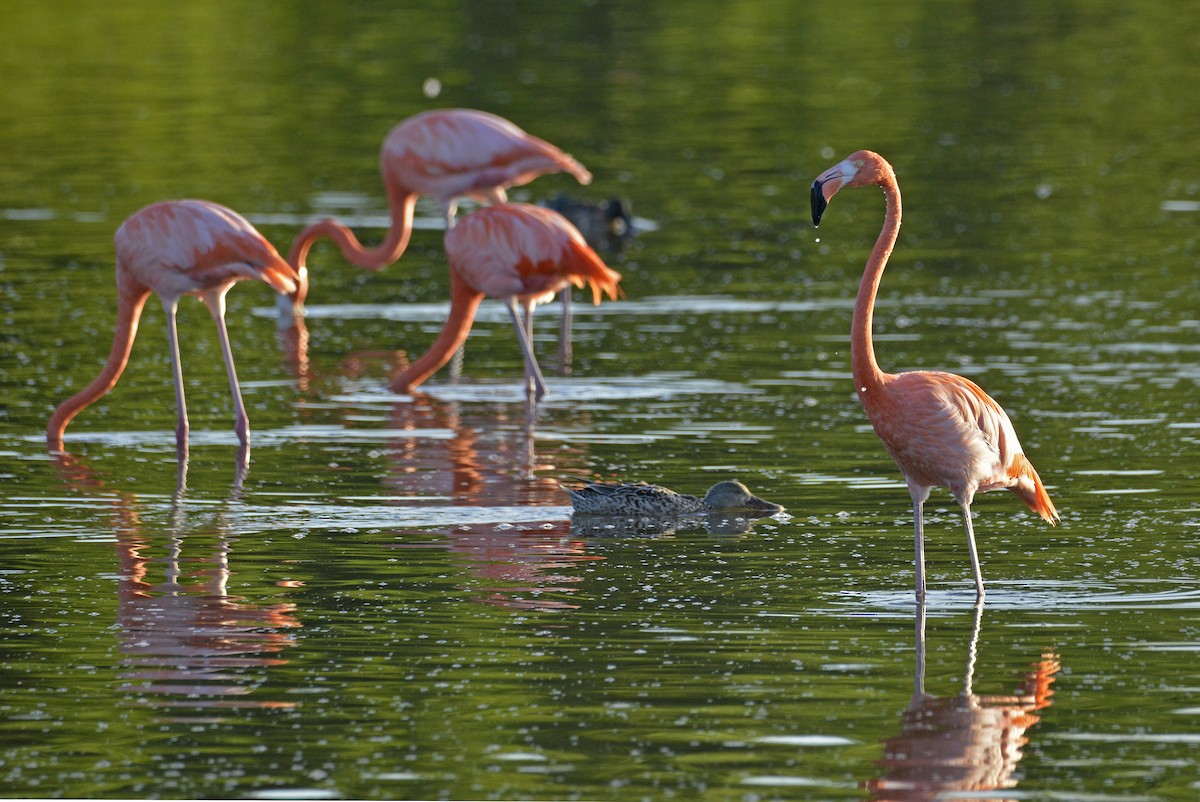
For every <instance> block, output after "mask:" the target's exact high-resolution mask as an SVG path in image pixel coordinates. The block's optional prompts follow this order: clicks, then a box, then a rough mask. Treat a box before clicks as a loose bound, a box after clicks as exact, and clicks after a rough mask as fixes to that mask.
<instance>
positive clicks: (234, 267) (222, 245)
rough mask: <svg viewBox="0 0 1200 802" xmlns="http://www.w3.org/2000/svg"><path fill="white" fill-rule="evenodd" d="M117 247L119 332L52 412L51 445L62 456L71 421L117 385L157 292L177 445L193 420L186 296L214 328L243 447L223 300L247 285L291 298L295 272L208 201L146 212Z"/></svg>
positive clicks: (240, 221)
mask: <svg viewBox="0 0 1200 802" xmlns="http://www.w3.org/2000/svg"><path fill="white" fill-rule="evenodd" d="M113 243H114V244H115V246H116V253H117V324H116V331H115V333H114V335H113V345H112V351H111V352H110V353H109V355H108V361H107V362H106V363H105V365H104V368H103V370H101V371H100V375H99V376H97V377H96V378H95V380H93V381H92V383H91V384H89V385H88V386H87V387H86V388H84V389H83V390H82V391H80V392H79V393H78V394H76V395H74V396H72V397H71V398H68V399H67V400H66V401H63V402H62V403H61V404H59V405H58V408H57V409H56V410H54V414H53V415H51V416H50V421H49V423H48V424H47V425H46V442H47V444H48V445H49V446H50V448H52V449H54V450H57V451H61V450H62V448H63V446H62V438H63V432H64V431H65V430H66V428H67V424H68V423H70V422H71V419H72V418H74V417H75V416H76V415H78V414H79V412H80V411H81V410H83V409H84V408H85V407H87V406H88V405H90V404H92V403H93V402H95V401H96V400H97V399H99V398H100V397H101V396H103V395H104V394H105V393H107V392H108V391H109V390H111V389H112V388H113V387H114V386H115V385H116V383H117V380H118V379H119V378H120V377H121V373H122V371H124V370H125V365H126V364H127V363H128V362H129V353H130V351H131V349H132V348H133V341H134V338H135V337H136V336H137V328H138V320H139V319H140V318H141V315H142V308H143V307H144V306H145V303H146V299H147V298H148V297H149V296H150V293H152V292H153V293H154V294H156V295H157V296H158V297H159V299H160V300H161V301H162V305H163V309H164V310H165V311H166V313H167V334H168V336H169V338H170V348H171V365H172V367H173V369H174V380H175V400H176V403H177V405H178V408H179V422H178V425H177V427H176V429H175V437H176V442H177V443H178V445H179V448H180V450H181V451H186V448H187V434H188V417H187V406H186V404H185V403H184V392H183V369H182V367H181V365H180V362H179V337H178V333H177V331H176V327H175V311H176V309H177V308H178V306H179V299H180V298H181V297H182V296H184V295H194V296H196V297H197V298H199V299H200V300H201V301H203V302H204V305H205V306H207V307H208V311H209V312H210V313H211V314H212V317H213V320H214V321H215V322H216V324H217V335H218V337H219V338H220V341H221V354H222V356H223V357H224V360H225V371H226V373H227V374H228V376H229V388H230V390H231V391H232V392H233V405H234V416H235V420H236V424H235V430H236V432H237V435H238V440H240V441H241V443H242V444H243V445H245V444H246V442H247V440H248V437H249V432H250V421H249V418H248V416H247V415H246V407H245V404H244V403H243V402H242V394H241V390H240V389H239V387H238V380H237V373H236V371H235V370H234V366H233V352H232V351H231V350H230V347H229V335H228V332H227V331H226V329H225V293H227V292H229V289H230V287H232V286H233V285H234V282H237V281H240V280H242V279H259V280H261V281H264V282H266V283H267V284H269V285H270V286H271V288H272V289H273V290H275V292H278V293H286V292H294V291H295V289H296V284H297V279H298V277H297V275H296V272H295V271H294V270H292V268H291V266H290V265H288V263H287V262H285V261H284V260H283V258H282V257H281V256H280V255H279V254H278V253H277V252H276V250H275V248H274V247H273V246H272V245H271V243H269V242H268V241H267V240H266V239H265V238H264V237H263V236H262V235H261V234H259V233H258V231H256V230H255V229H254V227H253V226H252V225H250V223H249V222H247V221H246V219H245V218H243V217H242V216H241V215H239V214H237V213H236V212H234V211H232V210H230V209H227V208H225V207H224V206H220V205H218V204H216V203H211V202H209V201H202V200H180V201H164V202H162V203H156V204H153V205H151V206H147V207H146V208H144V209H142V210H141V211H139V212H136V213H135V214H133V215H132V216H131V217H130V218H129V219H128V220H126V221H125V222H124V223H122V224H121V227H120V228H118V229H117V233H116V234H115V235H114V236H113Z"/></svg>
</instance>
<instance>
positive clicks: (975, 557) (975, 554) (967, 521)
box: [962, 499, 983, 602]
mask: <svg viewBox="0 0 1200 802" xmlns="http://www.w3.org/2000/svg"><path fill="white" fill-rule="evenodd" d="M962 513H963V524H964V525H965V526H966V527H967V551H969V552H970V553H971V573H972V574H974V576H975V595H976V596H977V597H978V599H979V601H981V602H982V601H983V571H982V570H980V568H979V549H978V548H976V546H975V526H974V524H972V523H971V500H970V499H966V500H965V501H963V502H962Z"/></svg>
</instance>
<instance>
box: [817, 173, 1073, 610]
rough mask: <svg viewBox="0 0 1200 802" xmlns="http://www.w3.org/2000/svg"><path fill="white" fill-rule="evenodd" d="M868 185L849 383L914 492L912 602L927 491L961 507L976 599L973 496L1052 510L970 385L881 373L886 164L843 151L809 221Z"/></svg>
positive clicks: (890, 201)
mask: <svg viewBox="0 0 1200 802" xmlns="http://www.w3.org/2000/svg"><path fill="white" fill-rule="evenodd" d="M871 185H875V186H879V187H882V189H883V194H884V198H885V199H886V202H887V212H886V215H885V218H884V223H883V230H882V231H880V233H879V239H878V240H877V241H876V243H875V248H874V250H872V251H871V256H870V258H869V259H867V267H866V270H865V271H864V272H863V277H862V283H861V284H859V287H858V298H857V300H856V301H855V304H854V323H853V327H852V329H851V337H850V360H851V363H852V366H853V374H854V386H855V388H856V389H857V391H858V397H859V400H860V401H862V404H863V407H864V408H865V409H866V411H867V417H868V418H870V420H871V425H872V426H873V427H874V428H875V433H876V434H877V435H879V439H880V440H882V441H883V445H884V447H885V448H886V449H887V451H888V453H889V454H891V455H892V459H894V460H895V461H896V465H897V466H899V468H900V472H901V473H903V474H904V479H905V481H906V482H907V483H908V492H909V493H910V494H911V495H912V502H913V515H914V519H915V521H914V525H915V528H916V574H917V576H916V593H917V598H918V599H924V598H925V546H924V519H923V514H922V511H923V507H924V504H925V499H927V498H929V491H930V490H931V489H932V488H933V487H945V488H948V489H949V490H950V492H951V493H953V494H954V498H955V500H956V501H958V503H959V504H960V505H961V506H962V511H963V523H964V525H965V526H966V529H967V547H968V549H969V550H970V553H971V568H972V571H973V572H974V575H975V592H976V594H977V596H978V597H979V598H983V574H982V573H981V571H980V569H979V554H978V552H977V550H976V548H975V532H974V529H973V528H972V525H971V501H972V500H973V499H974V498H975V494H976V493H983V492H987V491H989V490H999V489H1001V488H1007V489H1009V490H1011V491H1012V492H1014V493H1016V494H1017V495H1018V496H1019V497H1020V498H1021V500H1022V501H1024V502H1025V503H1026V504H1027V505H1028V506H1029V508H1030V509H1031V510H1033V511H1034V512H1036V513H1037V514H1038V515H1040V516H1042V518H1044V519H1045V520H1046V521H1047V522H1048V523H1050V524H1054V522H1055V521H1057V520H1058V518H1059V515H1058V511H1057V510H1056V509H1055V508H1054V503H1053V502H1052V501H1051V500H1050V495H1049V494H1048V493H1047V492H1046V488H1045V487H1044V486H1043V485H1042V480H1041V479H1040V478H1039V477H1038V474H1037V471H1035V470H1034V468H1033V465H1031V464H1030V462H1029V460H1028V459H1026V458H1025V454H1024V452H1023V451H1022V450H1021V444H1020V443H1019V442H1018V441H1017V433H1016V431H1015V430H1014V429H1013V425H1012V423H1011V422H1010V421H1009V419H1008V415H1007V414H1006V413H1005V412H1004V410H1003V409H1002V408H1001V407H1000V405H999V404H998V403H996V402H995V401H994V400H993V399H992V398H991V397H990V396H988V394H987V393H985V392H984V391H983V390H981V389H980V388H979V386H978V385H976V384H975V383H974V382H972V381H970V380H968V379H965V378H963V377H962V376H957V375H955V374H953V373H943V372H940V371H927V370H916V371H910V372H905V373H896V374H892V373H884V372H883V371H882V370H880V369H879V365H878V363H877V362H876V361H875V348H874V346H873V345H872V344H871V317H872V314H873V311H874V307H875V295H876V293H877V292H878V290H879V280H880V278H881V277H882V276H883V270H884V268H885V267H886V266H887V261H888V257H889V256H890V255H891V253H892V248H893V247H894V246H895V244H896V237H897V235H898V234H899V232H900V188H899V186H898V185H897V184H896V174H895V172H894V171H893V170H892V166H891V165H890V164H888V163H887V161H885V160H884V158H883V157H882V156H880V155H879V154H877V153H872V152H871V151H869V150H860V151H857V152H855V153H853V154H851V155H850V156H849V157H848V158H847V159H846V160H845V161H842V162H841V163H839V164H836V165H834V166H833V167H831V168H829V169H828V170H826V171H825V172H823V173H821V175H820V176H818V177H817V180H816V181H814V182H813V185H812V213H813V225H814V226H816V225H820V222H821V215H822V213H824V211H825V207H826V206H828V204H829V200H830V199H831V198H832V197H833V196H834V194H835V193H836V192H837V191H838V190H839V189H842V188H843V187H865V186H871Z"/></svg>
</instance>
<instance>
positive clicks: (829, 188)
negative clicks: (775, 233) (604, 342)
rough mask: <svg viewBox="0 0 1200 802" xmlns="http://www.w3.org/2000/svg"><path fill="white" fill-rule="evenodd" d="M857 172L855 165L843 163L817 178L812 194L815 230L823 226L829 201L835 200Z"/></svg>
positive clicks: (813, 184)
mask: <svg viewBox="0 0 1200 802" xmlns="http://www.w3.org/2000/svg"><path fill="white" fill-rule="evenodd" d="M856 172H858V170H857V169H856V168H855V166H854V165H853V164H851V163H850V162H848V161H843V162H840V163H838V164H836V165H834V166H833V167H830V168H829V169H828V170H826V171H825V172H823V173H821V174H820V175H819V176H817V180H816V181H813V183H812V192H811V193H810V194H811V200H812V219H813V227H814V228H815V227H817V226H819V225H821V215H823V214H825V209H826V208H827V207H828V206H829V201H830V200H832V199H833V196H834V195H836V194H837V191H838V190H839V189H841V188H842V187H844V186H846V185H847V184H849V183H850V181H851V179H853V178H854V174H855V173H856Z"/></svg>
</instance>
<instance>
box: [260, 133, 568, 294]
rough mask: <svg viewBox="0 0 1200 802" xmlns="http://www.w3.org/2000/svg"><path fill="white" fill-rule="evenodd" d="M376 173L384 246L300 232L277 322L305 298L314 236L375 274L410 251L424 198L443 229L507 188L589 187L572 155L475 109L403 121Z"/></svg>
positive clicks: (329, 224) (346, 233) (335, 230)
mask: <svg viewBox="0 0 1200 802" xmlns="http://www.w3.org/2000/svg"><path fill="white" fill-rule="evenodd" d="M379 166H380V172H381V173H382V175H383V183H384V187H385V188H386V189H387V194H388V209H389V213H390V215H391V218H392V223H391V228H390V229H389V230H388V232H387V235H386V236H385V237H384V239H383V242H381V243H380V244H379V245H377V246H376V247H374V248H366V247H364V246H363V245H362V244H361V243H360V242H359V241H358V238H357V237H355V236H354V232H353V231H351V230H350V229H349V228H347V227H346V226H344V225H342V224H341V223H339V222H338V221H337V220H333V219H327V220H321V221H319V222H316V223H313V224H312V225H310V226H308V227H307V228H305V229H304V230H303V231H301V232H300V233H299V234H298V235H296V238H295V239H294V240H293V241H292V247H291V250H290V251H289V253H288V262H289V263H291V264H292V265H293V266H294V267H295V268H296V270H297V272H298V273H299V274H300V286H299V287H298V288H297V290H296V292H295V293H294V294H292V296H291V298H290V299H289V300H285V299H283V298H281V299H280V312H281V315H285V316H286V314H287V313H290V312H292V311H293V310H294V308H295V307H296V306H299V305H300V304H302V303H303V301H304V298H305V296H306V295H307V293H308V270H307V268H306V266H305V262H306V260H307V258H308V251H309V249H310V248H311V247H312V245H313V243H314V242H315V241H316V240H317V239H319V238H320V237H329V238H330V239H332V240H333V241H334V242H335V243H336V244H337V246H338V248H339V249H340V250H341V252H342V256H344V257H345V259H346V261H348V262H350V263H351V264H353V265H355V266H357V267H361V268H364V269H367V270H380V269H382V268H384V267H386V266H388V265H390V264H392V263H393V262H395V261H396V260H398V259H399V258H400V257H401V256H402V255H403V254H404V250H405V249H406V248H407V247H408V240H409V237H410V236H411V235H412V226H413V209H414V208H415V206H416V203H417V198H418V197H420V196H422V195H426V196H429V197H432V198H434V199H435V200H436V201H437V202H438V205H439V206H440V207H441V210H442V214H443V215H444V216H445V218H446V227H447V229H449V228H451V227H453V225H454V214H455V210H456V207H457V202H458V199H459V198H471V199H474V200H478V201H480V202H483V203H503V202H504V201H505V200H506V199H507V195H506V192H505V191H506V190H507V189H508V188H509V187H514V186H520V185H522V184H527V183H529V182H530V181H532V180H533V179H535V178H537V177H538V176H539V175H543V174H546V173H557V172H567V173H570V174H571V175H573V176H575V178H576V179H577V180H578V181H579V182H580V183H581V184H588V183H590V182H591V180H592V174H591V173H589V172H588V171H587V169H586V168H584V166H583V165H582V164H580V163H579V162H577V161H576V160H575V159H574V158H572V157H571V156H570V154H567V153H564V152H563V151H561V150H559V149H558V148H557V147H555V146H554V145H551V144H550V143H549V142H546V141H544V140H542V139H538V138H537V137H535V136H532V135H531V134H528V133H526V132H525V131H523V130H522V129H521V128H519V127H518V126H516V125H514V124H513V123H511V122H509V121H508V120H506V119H504V118H503V117H499V116H497V115H495V114H489V113H487V112H483V111H475V110H473V109H438V110H434V111H426V112H422V113H420V114H415V115H413V116H412V117H408V118H406V119H404V120H402V121H401V122H400V123H399V124H397V125H396V127H395V128H393V129H392V130H391V132H390V133H389V134H388V135H387V138H386V139H385V140H384V142H383V148H382V150H381V151H380V154H379Z"/></svg>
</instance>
